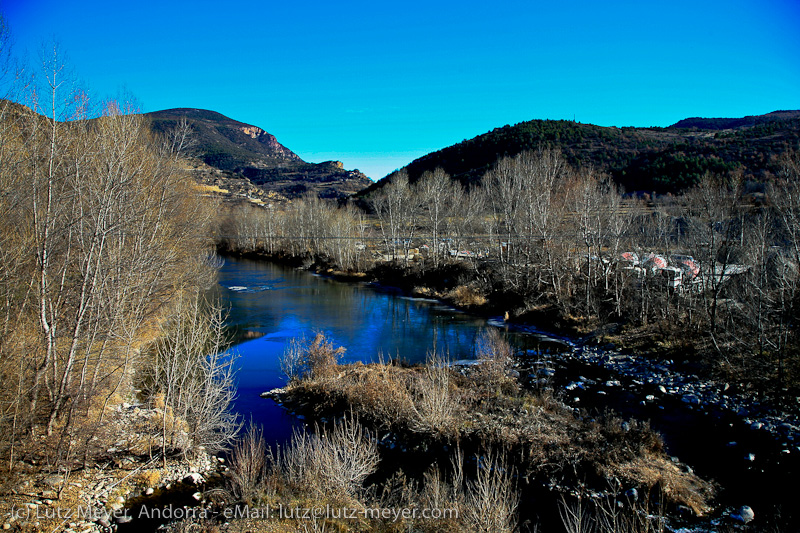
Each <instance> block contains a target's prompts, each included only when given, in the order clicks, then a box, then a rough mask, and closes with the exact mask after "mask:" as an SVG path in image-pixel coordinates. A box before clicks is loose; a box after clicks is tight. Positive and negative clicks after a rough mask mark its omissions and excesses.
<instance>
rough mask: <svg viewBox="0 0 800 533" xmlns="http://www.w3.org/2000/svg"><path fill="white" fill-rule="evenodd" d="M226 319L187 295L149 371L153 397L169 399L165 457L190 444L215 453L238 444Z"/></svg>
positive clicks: (161, 339) (164, 428)
mask: <svg viewBox="0 0 800 533" xmlns="http://www.w3.org/2000/svg"><path fill="white" fill-rule="evenodd" d="M224 322H225V315H224V314H223V312H222V309H221V308H220V307H219V306H218V305H215V304H213V303H212V302H208V301H206V300H205V299H203V298H201V297H199V296H196V295H195V296H193V295H182V296H181V297H180V298H179V299H178V302H177V306H176V308H175V310H174V312H173V313H172V315H171V317H170V320H169V322H168V323H167V324H166V326H165V328H164V333H163V335H162V336H161V337H159V339H158V340H157V341H156V343H155V346H154V347H153V354H152V363H151V365H150V366H149V367H148V368H147V372H148V374H147V385H148V393H149V396H150V397H152V398H155V397H161V398H163V404H164V409H163V412H162V424H161V426H162V427H161V429H162V452H163V454H164V461H166V455H167V453H168V451H169V448H171V447H177V448H182V449H184V451H186V449H185V448H186V445H187V444H189V443H190V444H193V445H195V446H204V447H205V448H206V449H207V450H208V451H210V452H211V453H215V452H216V451H219V450H220V449H223V448H224V447H226V446H227V445H228V444H229V443H231V442H233V440H234V439H235V438H236V435H237V434H238V432H239V428H240V424H239V423H238V421H237V419H236V415H234V414H232V413H231V412H230V411H229V410H228V408H229V406H230V404H231V402H232V401H233V399H234V397H235V392H236V390H235V381H234V370H235V366H234V362H235V355H234V354H232V353H230V352H226V351H225V335H224Z"/></svg>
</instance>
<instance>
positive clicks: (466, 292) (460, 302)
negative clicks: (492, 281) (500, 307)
mask: <svg viewBox="0 0 800 533" xmlns="http://www.w3.org/2000/svg"><path fill="white" fill-rule="evenodd" d="M447 297H448V298H449V299H450V300H452V301H453V303H454V304H456V305H457V306H458V307H478V306H481V305H485V304H486V302H487V300H486V297H485V296H483V295H482V294H481V293H480V292H478V291H477V290H475V289H474V288H472V287H470V286H468V285H459V286H458V287H456V288H455V289H453V290H451V291H450V292H449V293H447Z"/></svg>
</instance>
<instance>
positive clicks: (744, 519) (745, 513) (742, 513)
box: [731, 505, 756, 524]
mask: <svg viewBox="0 0 800 533" xmlns="http://www.w3.org/2000/svg"><path fill="white" fill-rule="evenodd" d="M755 517H756V515H755V513H754V512H753V510H752V509H751V508H750V506H748V505H742V506H741V507H739V510H738V511H736V512H735V513H734V514H732V515H731V518H733V519H734V520H737V521H739V522H741V523H743V524H748V523H750V522H752V521H753V519H754V518H755Z"/></svg>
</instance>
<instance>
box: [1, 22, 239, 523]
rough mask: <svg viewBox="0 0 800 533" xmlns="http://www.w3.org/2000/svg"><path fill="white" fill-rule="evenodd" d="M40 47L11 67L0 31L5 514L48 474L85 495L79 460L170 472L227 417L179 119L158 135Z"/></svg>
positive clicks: (212, 262) (209, 210)
mask: <svg viewBox="0 0 800 533" xmlns="http://www.w3.org/2000/svg"><path fill="white" fill-rule="evenodd" d="M0 26H2V24H0ZM3 29H5V28H4V27H3ZM49 52H50V55H48V56H46V57H44V60H43V63H42V65H41V68H40V69H38V70H33V71H25V70H23V69H21V68H20V69H17V68H16V67H15V66H14V64H13V62H12V61H11V59H12V58H10V57H9V56H8V34H7V33H6V32H0V53H2V55H3V57H2V59H3V61H1V62H0V64H2V66H3V67H4V70H3V72H2V73H0V74H2V76H0V80H1V81H2V82H3V84H2V85H0V87H2V89H3V90H5V91H6V93H5V94H4V96H5V97H6V99H3V100H0V218H2V221H0V301H2V316H1V317H0V328H1V329H2V335H0V382H2V383H3V387H2V390H0V461H1V463H0V494H1V495H2V496H1V497H0V509H2V511H3V512H4V513H5V511H7V510H8V507H7V506H10V505H11V502H12V500H11V497H9V498H7V497H6V496H9V495H12V494H18V493H20V491H23V489H21V487H29V488H30V487H32V483H33V481H34V480H38V481H41V480H42V478H45V479H50V480H55V481H53V482H52V483H48V485H49V487H48V488H51V487H52V488H53V491H55V493H56V497H54V498H53V497H50V498H48V499H51V500H58V498H60V496H61V495H62V494H64V495H66V494H67V493H70V494H71V493H77V492H82V493H83V496H85V497H88V494H89V493H88V491H86V490H82V491H77V490H75V489H74V487H73V485H72V482H73V481H75V480H76V479H77V478H78V477H79V476H80V475H81V474H79V473H78V472H79V471H80V470H83V469H87V468H93V467H94V466H95V465H112V464H113V465H117V466H119V465H125V466H130V464H131V463H136V462H138V461H142V462H148V463H150V464H152V463H156V458H157V457H158V461H157V463H156V464H161V465H162V466H163V467H164V468H165V469H166V467H167V463H168V459H172V458H174V457H180V458H186V457H187V456H192V455H194V454H195V453H196V452H199V453H200V454H201V455H202V454H203V453H205V452H212V453H213V452H214V451H215V450H218V449H220V448H222V447H224V446H226V445H227V444H228V443H229V442H231V441H233V439H234V438H235V436H236V431H237V427H238V426H237V424H236V423H235V421H234V420H232V418H231V417H230V415H228V414H227V411H226V409H227V407H228V404H229V403H230V400H231V398H232V395H233V388H232V384H233V382H232V374H231V369H232V367H231V361H230V358H227V357H222V356H221V355H220V354H221V353H222V351H223V350H224V347H225V342H226V339H225V337H224V335H223V329H222V315H221V313H220V310H219V309H216V307H215V305H214V304H213V302H207V301H206V300H205V299H204V298H203V293H204V292H205V291H206V289H207V288H208V287H209V286H210V285H211V284H213V283H214V280H215V272H216V269H217V268H218V264H217V262H216V259H215V257H214V242H213V239H212V237H211V235H212V228H213V227H214V224H215V222H216V214H217V211H216V209H217V206H216V205H215V204H214V203H213V202H211V201H210V200H208V199H207V198H204V197H202V196H201V195H200V192H199V191H198V190H197V188H196V185H195V184H194V183H193V182H192V181H191V180H189V179H187V178H186V177H185V176H184V175H183V173H182V171H181V168H182V166H183V165H182V163H181V160H180V149H181V147H182V146H184V145H185V141H186V134H187V133H188V132H187V130H186V129H185V128H183V129H180V128H179V129H177V130H174V131H171V132H169V133H168V134H165V135H163V136H154V135H153V134H152V132H151V129H150V127H149V125H148V124H147V122H146V121H145V120H144V119H143V117H142V116H141V115H138V114H136V113H135V109H133V108H129V107H125V106H124V105H123V104H120V103H118V102H114V101H108V102H104V103H102V104H101V105H98V104H96V103H95V102H93V101H92V100H91V99H89V98H88V96H87V94H86V93H85V92H82V91H77V90H72V89H71V88H70V87H72V85H71V84H72V83H73V81H74V80H73V79H72V78H71V77H70V76H69V74H68V69H67V67H66V65H64V64H63V63H62V62H61V58H60V55H59V54H60V51H59V50H58V49H57V48H56V47H53V48H51V49H50V50H49ZM12 100H13V101H16V102H23V103H24V104H25V105H23V104H21V103H13V102H12ZM127 404H134V405H135V406H136V407H131V406H130V405H127ZM128 407H131V409H135V410H136V411H137V413H134V414H136V415H137V416H133V420H130V419H128V418H125V416H132V415H130V414H126V413H127V412H128ZM121 421H125V422H126V423H121ZM102 468H103V467H98V469H99V470H102ZM125 475H127V474H125ZM23 492H30V490H29V489H28V490H24V491H23ZM45 492H50V491H49V490H48V491H45ZM107 496H108V497H110V496H109V495H108V494H107ZM104 501H105V500H104ZM60 503H63V504H64V506H65V508H66V506H68V505H71V504H76V505H84V506H85V505H88V503H87V502H86V501H79V500H78V501H77V503H76V501H74V500H65V501H63V502H60ZM108 503H109V504H111V503H112V502H108ZM58 504H59V502H58V501H57V502H56V505H58Z"/></svg>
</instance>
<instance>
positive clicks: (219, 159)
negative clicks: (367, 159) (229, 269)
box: [145, 108, 372, 201]
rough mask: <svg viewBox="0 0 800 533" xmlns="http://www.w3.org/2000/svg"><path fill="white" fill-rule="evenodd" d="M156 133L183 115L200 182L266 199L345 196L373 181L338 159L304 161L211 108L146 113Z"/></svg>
mask: <svg viewBox="0 0 800 533" xmlns="http://www.w3.org/2000/svg"><path fill="white" fill-rule="evenodd" d="M145 116H146V117H148V118H149V119H150V121H151V127H152V129H153V130H154V131H156V132H165V131H168V130H169V129H171V128H174V127H175V126H176V125H177V124H178V122H179V121H180V120H181V119H182V118H185V119H186V120H187V122H188V124H189V126H190V128H191V137H192V144H193V145H192V147H191V148H190V150H189V155H190V156H192V157H193V158H195V159H196V162H197V163H198V164H196V165H195V167H194V168H193V172H194V174H195V177H196V178H197V179H198V181H200V182H202V183H205V184H206V185H209V186H212V187H217V188H218V189H222V190H227V191H235V193H236V194H238V195H246V196H249V197H251V198H254V199H261V200H264V201H267V200H270V201H275V200H278V201H279V200H281V199H286V198H289V199H291V198H297V197H299V196H302V195H303V194H305V193H306V192H311V193H314V194H316V195H318V196H320V197H322V198H343V197H346V196H349V195H351V194H353V193H355V192H357V191H359V190H361V189H363V188H364V187H366V186H368V185H370V184H371V183H372V181H371V180H370V179H369V178H367V177H366V176H365V175H364V174H362V173H361V172H359V171H358V170H345V169H344V165H343V164H342V163H341V162H339V161H326V162H323V163H308V162H306V161H303V160H302V159H301V158H300V156H298V155H297V154H295V153H294V152H292V151H291V150H290V149H289V148H287V147H285V146H283V145H282V144H281V143H280V142H278V140H277V139H276V138H275V136H274V135H272V134H270V133H268V132H266V131H265V130H263V129H262V128H260V127H258V126H254V125H252V124H246V123H244V122H239V121H236V120H233V119H231V118H228V117H226V116H225V115H222V114H220V113H217V112H215V111H209V110H205V109H191V108H177V109H167V110H164V111H156V112H153V113H146V114H145Z"/></svg>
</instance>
